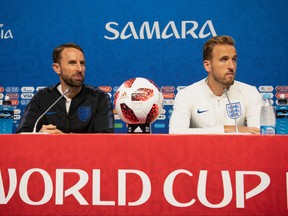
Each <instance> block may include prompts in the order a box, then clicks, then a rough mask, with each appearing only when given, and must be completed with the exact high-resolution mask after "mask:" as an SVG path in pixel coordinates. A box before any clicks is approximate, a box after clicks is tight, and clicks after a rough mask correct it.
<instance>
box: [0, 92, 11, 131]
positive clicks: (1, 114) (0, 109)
mask: <svg viewBox="0 0 288 216" xmlns="http://www.w3.org/2000/svg"><path fill="white" fill-rule="evenodd" d="M13 120H14V109H13V106H12V105H11V101H10V99H9V96H7V95H6V96H5V98H4V101H3V103H2V105H1V106H0V134H11V133H12V130H13Z"/></svg>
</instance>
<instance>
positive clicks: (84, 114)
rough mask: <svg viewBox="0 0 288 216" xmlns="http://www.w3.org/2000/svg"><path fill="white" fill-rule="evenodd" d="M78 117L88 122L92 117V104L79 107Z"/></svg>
mask: <svg viewBox="0 0 288 216" xmlns="http://www.w3.org/2000/svg"><path fill="white" fill-rule="evenodd" d="M78 118H79V120H80V121H82V122H86V121H87V120H89V119H90V118H91V106H82V107H79V108H78Z"/></svg>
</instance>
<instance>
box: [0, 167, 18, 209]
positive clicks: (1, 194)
mask: <svg viewBox="0 0 288 216" xmlns="http://www.w3.org/2000/svg"><path fill="white" fill-rule="evenodd" d="M8 173H9V189H8V194H7V196H6V197H5V191H4V184H3V180H2V174H1V170H0V204H7V203H8V202H9V200H10V199H11V197H12V196H13V194H14V193H15V190H16V185H17V174H16V170H15V169H8Z"/></svg>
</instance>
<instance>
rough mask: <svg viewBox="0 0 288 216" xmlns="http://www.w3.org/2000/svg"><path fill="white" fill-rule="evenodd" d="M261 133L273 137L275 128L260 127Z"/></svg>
mask: <svg viewBox="0 0 288 216" xmlns="http://www.w3.org/2000/svg"><path fill="white" fill-rule="evenodd" d="M260 133H261V134H268V135H273V134H275V126H260Z"/></svg>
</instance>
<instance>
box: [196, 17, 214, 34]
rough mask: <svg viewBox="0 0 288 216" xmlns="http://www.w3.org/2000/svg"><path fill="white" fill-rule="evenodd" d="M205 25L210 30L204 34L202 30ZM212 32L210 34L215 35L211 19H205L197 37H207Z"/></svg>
mask: <svg viewBox="0 0 288 216" xmlns="http://www.w3.org/2000/svg"><path fill="white" fill-rule="evenodd" d="M206 26H208V27H209V29H210V32H208V33H207V34H204V30H205V29H206ZM211 34H212V36H216V35H217V34H216V31H215V29H214V26H213V24H212V21H211V20H207V21H206V22H205V23H204V25H203V26H202V28H201V30H200V32H199V38H206V37H209V36H210V35H211Z"/></svg>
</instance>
